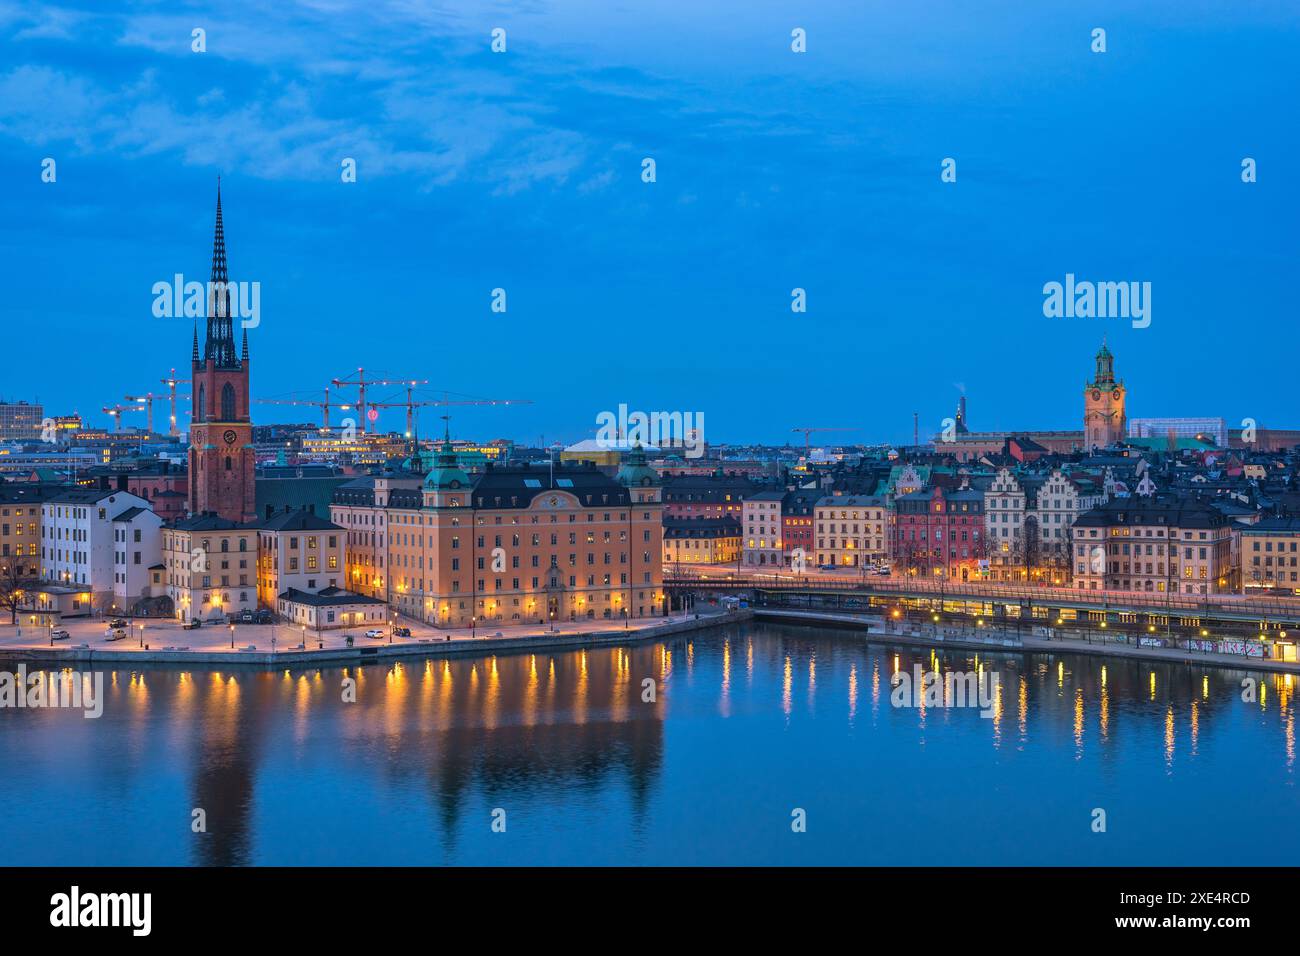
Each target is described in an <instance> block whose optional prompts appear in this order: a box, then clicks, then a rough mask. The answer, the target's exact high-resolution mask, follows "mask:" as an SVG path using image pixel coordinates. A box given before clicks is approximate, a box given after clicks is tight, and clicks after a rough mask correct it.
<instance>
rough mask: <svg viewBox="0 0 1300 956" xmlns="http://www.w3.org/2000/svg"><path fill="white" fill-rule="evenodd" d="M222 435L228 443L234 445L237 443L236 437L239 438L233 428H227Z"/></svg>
mask: <svg viewBox="0 0 1300 956" xmlns="http://www.w3.org/2000/svg"><path fill="white" fill-rule="evenodd" d="M221 437H222V438H224V439H225V440H226V444H227V445H233V444H234V443H235V439H236V438H238V437H239V436H238V435H236V434H235V430H234V429H233V428H227V429H226V431H225V433H224V434H223V435H222V436H221Z"/></svg>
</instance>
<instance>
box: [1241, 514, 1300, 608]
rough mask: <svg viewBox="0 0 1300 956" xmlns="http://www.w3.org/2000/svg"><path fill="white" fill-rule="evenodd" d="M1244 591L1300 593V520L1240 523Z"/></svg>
mask: <svg viewBox="0 0 1300 956" xmlns="http://www.w3.org/2000/svg"><path fill="white" fill-rule="evenodd" d="M1234 530H1235V533H1236V534H1237V535H1238V536H1239V542H1238V548H1239V550H1240V554H1241V588H1240V590H1242V591H1243V592H1249V591H1255V592H1258V591H1260V590H1266V591H1277V592H1285V593H1287V594H1300V518H1261V519H1260V520H1259V521H1256V522H1255V523H1254V524H1238V525H1237V527H1236V528H1235V529H1234Z"/></svg>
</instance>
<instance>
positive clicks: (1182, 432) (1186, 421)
mask: <svg viewBox="0 0 1300 956" xmlns="http://www.w3.org/2000/svg"><path fill="white" fill-rule="evenodd" d="M1128 434H1129V437H1130V438H1167V437H1168V436H1170V435H1173V436H1174V437H1175V438H1211V439H1213V440H1214V443H1215V444H1216V445H1218V446H1219V447H1220V448H1227V447H1228V426H1227V424H1226V423H1225V422H1224V420H1223V419H1222V418H1133V419H1130V420H1129V423H1128Z"/></svg>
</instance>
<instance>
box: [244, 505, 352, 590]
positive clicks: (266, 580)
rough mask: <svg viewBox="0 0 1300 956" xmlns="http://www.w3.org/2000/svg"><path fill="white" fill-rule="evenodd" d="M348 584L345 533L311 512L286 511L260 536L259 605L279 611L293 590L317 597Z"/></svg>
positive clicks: (268, 522)
mask: <svg viewBox="0 0 1300 956" xmlns="http://www.w3.org/2000/svg"><path fill="white" fill-rule="evenodd" d="M344 583H345V579H344V558H343V529H342V528H341V527H339V526H338V525H336V524H335V523H334V522H332V521H327V520H326V519H324V518H321V517H318V516H317V515H314V514H312V513H311V512H309V511H286V512H281V513H280V514H277V515H273V516H272V517H271V518H268V519H267V520H266V521H263V522H261V524H260V525H259V527H258V532H257V602H258V604H259V605H260V606H262V607H268V608H276V607H277V606H278V604H279V601H280V597H281V595H282V594H283V593H284V592H285V591H288V590H290V589H292V590H294V591H298V592H300V593H303V594H315V593H317V592H319V591H323V590H325V589H326V588H334V589H335V590H336V591H337V590H338V589H339V588H341V587H342V585H343V584H344Z"/></svg>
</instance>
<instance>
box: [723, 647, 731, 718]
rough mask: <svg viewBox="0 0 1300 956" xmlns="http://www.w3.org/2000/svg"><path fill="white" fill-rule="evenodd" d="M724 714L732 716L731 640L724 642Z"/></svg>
mask: <svg viewBox="0 0 1300 956" xmlns="http://www.w3.org/2000/svg"><path fill="white" fill-rule="evenodd" d="M721 707H722V716H724V717H730V716H731V641H729V640H728V641H723V642H722V700H721Z"/></svg>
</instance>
